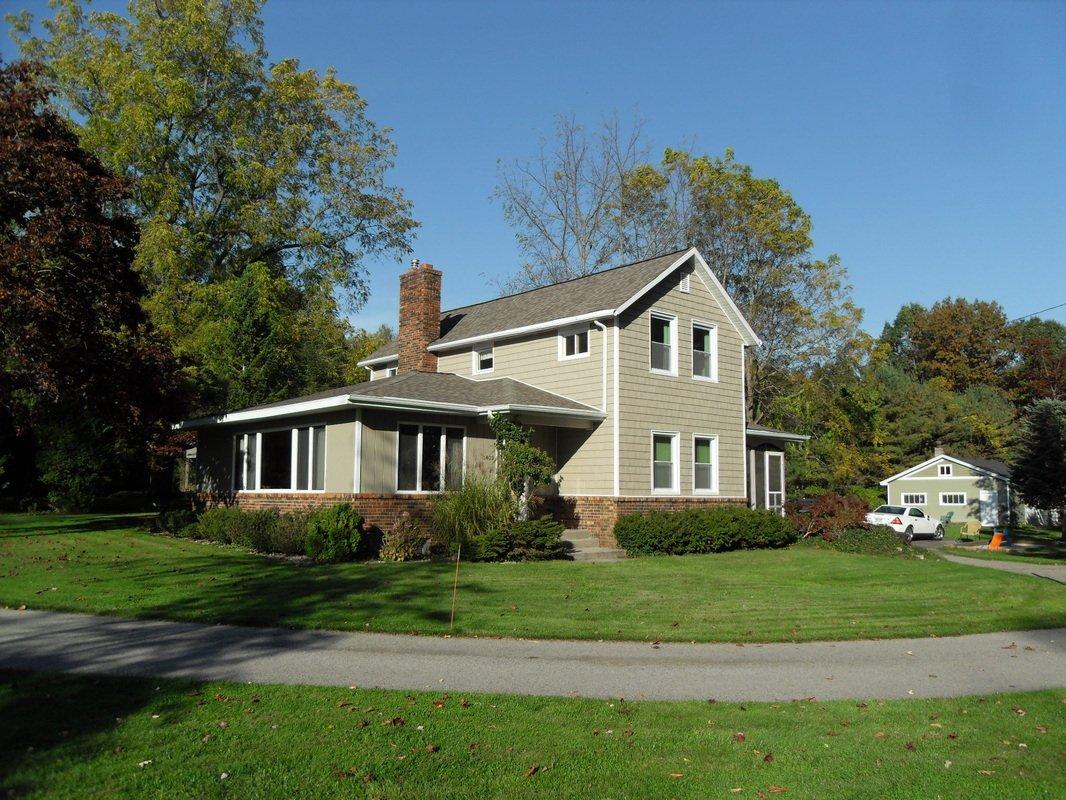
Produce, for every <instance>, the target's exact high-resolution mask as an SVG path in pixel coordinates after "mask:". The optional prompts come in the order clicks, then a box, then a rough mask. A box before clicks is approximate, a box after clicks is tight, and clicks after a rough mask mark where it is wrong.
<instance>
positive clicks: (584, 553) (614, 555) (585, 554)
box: [570, 547, 626, 561]
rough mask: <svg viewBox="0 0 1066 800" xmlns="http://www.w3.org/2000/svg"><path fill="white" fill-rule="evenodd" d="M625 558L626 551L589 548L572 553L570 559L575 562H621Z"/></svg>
mask: <svg viewBox="0 0 1066 800" xmlns="http://www.w3.org/2000/svg"><path fill="white" fill-rule="evenodd" d="M625 557H626V551H625V550H618V549H616V548H613V547H589V548H586V549H583V550H574V551H573V552H572V553H570V558H572V559H573V560H574V561H621V560H622V559H624V558H625Z"/></svg>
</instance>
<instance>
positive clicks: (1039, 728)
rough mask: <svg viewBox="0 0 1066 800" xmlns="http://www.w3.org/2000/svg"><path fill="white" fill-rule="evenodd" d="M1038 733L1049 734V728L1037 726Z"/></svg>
mask: <svg viewBox="0 0 1066 800" xmlns="http://www.w3.org/2000/svg"><path fill="white" fill-rule="evenodd" d="M1036 731H1037V733H1047V732H1048V726H1047V725H1037V726H1036Z"/></svg>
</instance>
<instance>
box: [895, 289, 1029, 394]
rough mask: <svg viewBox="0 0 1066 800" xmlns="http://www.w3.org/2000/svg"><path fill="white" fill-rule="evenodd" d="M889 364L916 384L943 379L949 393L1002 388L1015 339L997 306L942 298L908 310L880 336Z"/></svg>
mask: <svg viewBox="0 0 1066 800" xmlns="http://www.w3.org/2000/svg"><path fill="white" fill-rule="evenodd" d="M881 338H882V341H884V342H885V343H886V344H887V345H888V347H889V348H890V350H891V353H892V356H893V359H894V360H895V362H896V363H897V365H898V366H900V367H901V368H902V369H905V370H906V371H907V372H908V374H910V375H912V376H913V377H915V378H916V379H918V380H922V381H925V380H930V379H932V378H942V379H943V380H944V381H946V384H947V386H948V388H950V389H952V390H959V391H961V390H963V389H965V388H966V387H967V386H974V385H978V384H985V385H988V386H1001V385H1002V383H1003V380H1004V377H1005V372H1006V369H1007V367H1008V366H1010V364H1011V362H1012V360H1013V358H1014V339H1013V336H1012V333H1011V330H1010V328H1009V326H1008V324H1007V317H1006V315H1005V314H1004V313H1003V309H1002V307H1001V306H1000V305H999V303H996V302H994V301H992V302H990V301H986V300H973V301H970V300H965V299H963V298H961V297H960V298H950V297H949V298H946V299H944V300H940V301H938V302H936V303H934V304H933V305H932V307H930V308H925V307H923V306H921V305H918V304H909V305H906V306H904V307H903V309H901V311H900V313H899V315H897V317H896V319H895V320H894V321H893V322H891V323H889V324H888V325H886V326H885V329H884V331H883V332H882V335H881Z"/></svg>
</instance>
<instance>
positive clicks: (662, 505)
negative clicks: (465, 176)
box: [544, 496, 748, 547]
mask: <svg viewBox="0 0 1066 800" xmlns="http://www.w3.org/2000/svg"><path fill="white" fill-rule="evenodd" d="M747 504H748V502H747V500H745V499H744V498H743V497H583V496H582V497H550V498H546V499H545V501H544V506H545V508H547V509H548V510H550V511H551V513H552V516H554V517H555V518H556V519H557V520H559V521H560V522H561V523H563V524H564V525H566V526H567V527H568V528H583V529H584V530H587V531H590V532H591V533H592V534H593V535H595V537H596V538H597V539H599V542H600V545H601V546H602V547H617V546H618V543H617V542H616V541H615V538H614V524H615V522H617V521H618V518H619V517H623V516H625V515H626V514H644V513H647V512H649V511H687V510H689V509H694V508H711V507H713V506H747Z"/></svg>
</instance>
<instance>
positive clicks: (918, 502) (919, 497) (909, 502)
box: [902, 492, 925, 506]
mask: <svg viewBox="0 0 1066 800" xmlns="http://www.w3.org/2000/svg"><path fill="white" fill-rule="evenodd" d="M902 502H903V505H905V506H924V505H925V492H910V493H906V492H904V494H903V498H902Z"/></svg>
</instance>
